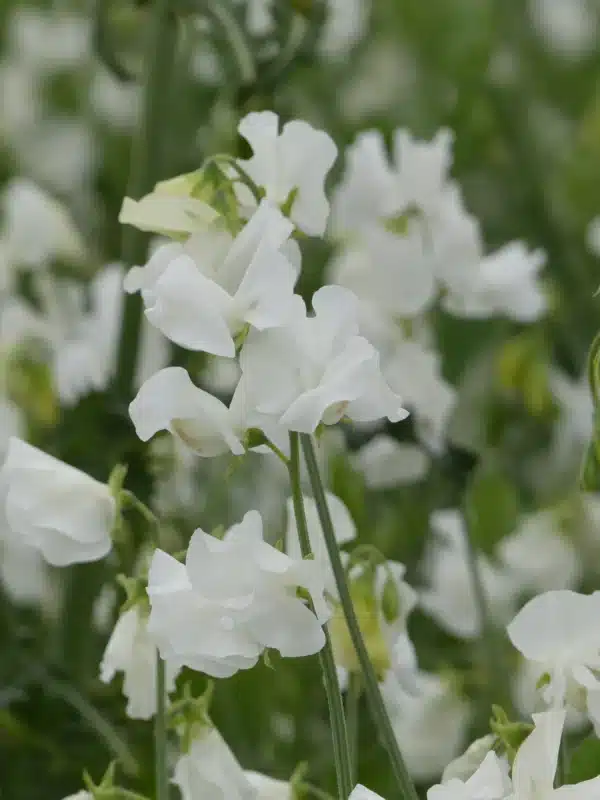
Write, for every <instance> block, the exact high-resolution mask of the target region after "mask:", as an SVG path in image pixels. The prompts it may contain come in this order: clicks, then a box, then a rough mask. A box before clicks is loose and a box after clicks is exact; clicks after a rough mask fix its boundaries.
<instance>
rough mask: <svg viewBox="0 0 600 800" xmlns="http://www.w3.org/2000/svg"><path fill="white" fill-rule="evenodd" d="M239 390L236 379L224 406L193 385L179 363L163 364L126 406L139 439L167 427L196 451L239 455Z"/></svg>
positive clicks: (241, 447) (209, 454)
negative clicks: (235, 387) (233, 391)
mask: <svg viewBox="0 0 600 800" xmlns="http://www.w3.org/2000/svg"><path fill="white" fill-rule="evenodd" d="M243 391H244V389H243V385H242V384H241V383H240V384H239V392H238V394H237V396H236V395H234V398H233V399H232V402H231V405H230V407H229V408H228V407H227V406H226V405H225V404H224V403H223V402H221V400H219V399H218V398H217V397H214V396H213V395H212V394H209V393H208V392H205V391H204V390H203V389H200V388H199V387H198V386H196V385H195V384H194V383H193V382H192V379H191V378H190V376H189V375H188V373H187V372H186V370H184V369H183V367H166V368H165V369H161V370H160V372H157V373H155V374H154V375H152V377H150V378H148V380H147V381H146V382H145V383H144V384H143V385H142V387H141V388H140V391H139V392H138V393H137V395H136V397H135V398H134V400H133V401H132V402H131V404H130V406H129V416H130V417H131V421H132V422H133V424H134V426H135V430H136V433H137V435H138V436H139V438H140V439H141V440H142V441H143V442H147V441H148V440H149V439H151V438H152V436H154V434H155V433H158V431H162V430H168V431H170V432H171V433H172V434H173V435H174V436H175V437H177V439H179V440H180V441H182V442H183V443H184V444H185V445H187V447H189V448H190V449H191V450H193V451H194V452H195V453H197V454H198V455H201V456H205V457H212V456H218V455H222V454H223V453H227V452H231V453H233V454H234V455H242V454H243V453H244V449H245V448H244V445H243V444H242V440H243V438H244V433H245V428H244V419H243V414H242V404H241V399H242V394H243ZM238 400H239V402H238Z"/></svg>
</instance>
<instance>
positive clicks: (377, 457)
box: [352, 433, 429, 490]
mask: <svg viewBox="0 0 600 800" xmlns="http://www.w3.org/2000/svg"><path fill="white" fill-rule="evenodd" d="M352 464H353V466H354V468H355V469H357V470H359V471H360V472H362V474H363V476H364V479H365V483H366V484H367V486H368V487H369V488H370V489H376V490H383V489H393V488H395V487H396V486H403V485H404V484H410V483H415V482H416V481H419V480H421V479H422V478H423V477H424V476H425V474H426V472H427V469H428V467H429V458H428V457H427V455H426V453H425V452H424V451H423V450H422V449H421V448H420V447H419V446H418V445H415V444H410V443H407V442H398V441H397V440H396V439H394V438H393V437H392V436H388V435H387V434H385V433H380V434H377V435H376V436H374V437H373V438H372V439H371V441H370V442H368V443H367V444H365V445H364V446H363V447H361V448H360V450H358V451H357V452H356V453H355V454H354V456H353V458H352Z"/></svg>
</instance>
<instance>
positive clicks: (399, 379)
mask: <svg viewBox="0 0 600 800" xmlns="http://www.w3.org/2000/svg"><path fill="white" fill-rule="evenodd" d="M383 374H384V376H385V378H386V380H387V381H388V383H389V385H390V386H391V387H392V389H393V390H394V391H395V392H398V393H399V394H400V395H401V396H402V398H403V400H404V402H405V403H406V407H407V408H408V409H409V410H410V411H412V412H413V414H414V416H415V419H416V429H417V433H418V435H419V437H420V439H421V441H422V442H423V443H424V444H425V445H426V446H427V447H428V448H431V449H432V450H434V451H437V452H439V451H440V450H442V449H443V447H444V440H445V434H446V426H447V424H448V421H449V417H450V414H451V412H452V410H453V408H454V404H455V403H456V390H455V389H454V387H453V386H451V385H450V384H449V383H448V382H447V381H446V380H444V377H443V375H442V372H441V358H440V356H439V355H438V353H436V352H435V350H433V349H431V348H430V347H427V346H425V345H423V344H421V343H420V342H419V341H416V340H409V339H405V340H404V341H401V340H400V337H399V341H398V342H397V344H396V345H395V347H394V349H393V351H392V352H391V354H389V355H388V356H387V357H386V359H385V362H384V364H383Z"/></svg>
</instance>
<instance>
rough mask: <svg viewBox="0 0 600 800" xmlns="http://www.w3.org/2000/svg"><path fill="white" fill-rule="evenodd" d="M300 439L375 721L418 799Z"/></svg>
mask: <svg viewBox="0 0 600 800" xmlns="http://www.w3.org/2000/svg"><path fill="white" fill-rule="evenodd" d="M300 438H301V440H302V448H303V451H304V457H305V460H306V466H307V468H308V475H309V478H310V484H311V487H312V491H313V497H314V499H315V503H316V506H317V513H318V515H319V520H320V522H321V527H322V528H323V535H324V537H325V544H326V547H327V552H328V554H329V559H330V561H331V567H332V569H333V574H334V577H335V583H336V586H337V590H338V593H339V596H340V603H341V606H342V610H343V612H344V617H345V619H346V624H347V626H348V631H349V633H350V638H351V640H352V644H353V646H354V649H355V651H356V655H357V658H358V662H359V664H360V668H361V670H362V678H363V685H364V689H365V695H366V697H367V701H368V703H369V706H370V709H371V714H372V716H373V721H374V722H375V725H376V727H377V730H378V732H379V736H380V737H381V741H382V743H383V745H384V747H385V748H386V750H387V752H388V755H389V758H390V762H391V766H392V770H393V773H394V777H395V779H396V783H397V785H398V788H399V789H400V792H401V797H402V798H404V800H418V794H417V790H416V789H415V785H414V783H413V782H412V780H411V777H410V775H409V773H408V769H407V767H406V764H405V762H404V758H403V757H402V753H401V752H400V748H399V747H398V743H397V741H396V736H395V734H394V729H393V727H392V723H391V722H390V718H389V716H388V714H387V711H386V708H385V704H384V702H383V697H382V696H381V692H380V691H379V684H378V681H377V676H376V674H375V670H374V669H373V665H372V664H371V659H370V658H369V653H368V651H367V647H366V645H365V642H364V640H363V637H362V633H361V630H360V625H359V623H358V619H357V616H356V612H355V610H354V605H353V603H352V598H351V596H350V590H349V589H348V584H347V582H346V575H345V571H344V567H343V564H342V560H341V558H340V553H339V549H338V545H337V542H336V539H335V531H334V528H333V523H332V520H331V515H330V513H329V508H328V506H327V501H326V499H325V490H324V488H323V482H322V480H321V474H320V472H319V466H318V463H317V457H316V454H315V449H314V445H313V440H312V437H311V436H310V435H308V434H301V436H300Z"/></svg>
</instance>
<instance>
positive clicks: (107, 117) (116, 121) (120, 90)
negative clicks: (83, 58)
mask: <svg viewBox="0 0 600 800" xmlns="http://www.w3.org/2000/svg"><path fill="white" fill-rule="evenodd" d="M89 94H90V103H91V105H92V108H93V109H94V111H95V113H96V115H97V116H98V117H99V118H100V119H101V120H102V121H103V122H105V123H106V124H107V125H109V126H110V127H111V128H115V129H116V130H124V131H127V130H129V129H131V128H132V127H133V125H135V123H136V121H137V119H138V116H139V109H140V90H139V86H138V85H137V84H135V83H123V82H122V81H119V80H117V78H115V77H114V76H113V75H112V74H111V73H110V72H109V71H108V70H107V69H106V67H104V66H103V65H102V64H98V65H97V66H96V69H95V71H94V75H93V78H92V81H91V85H90V89H89Z"/></svg>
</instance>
